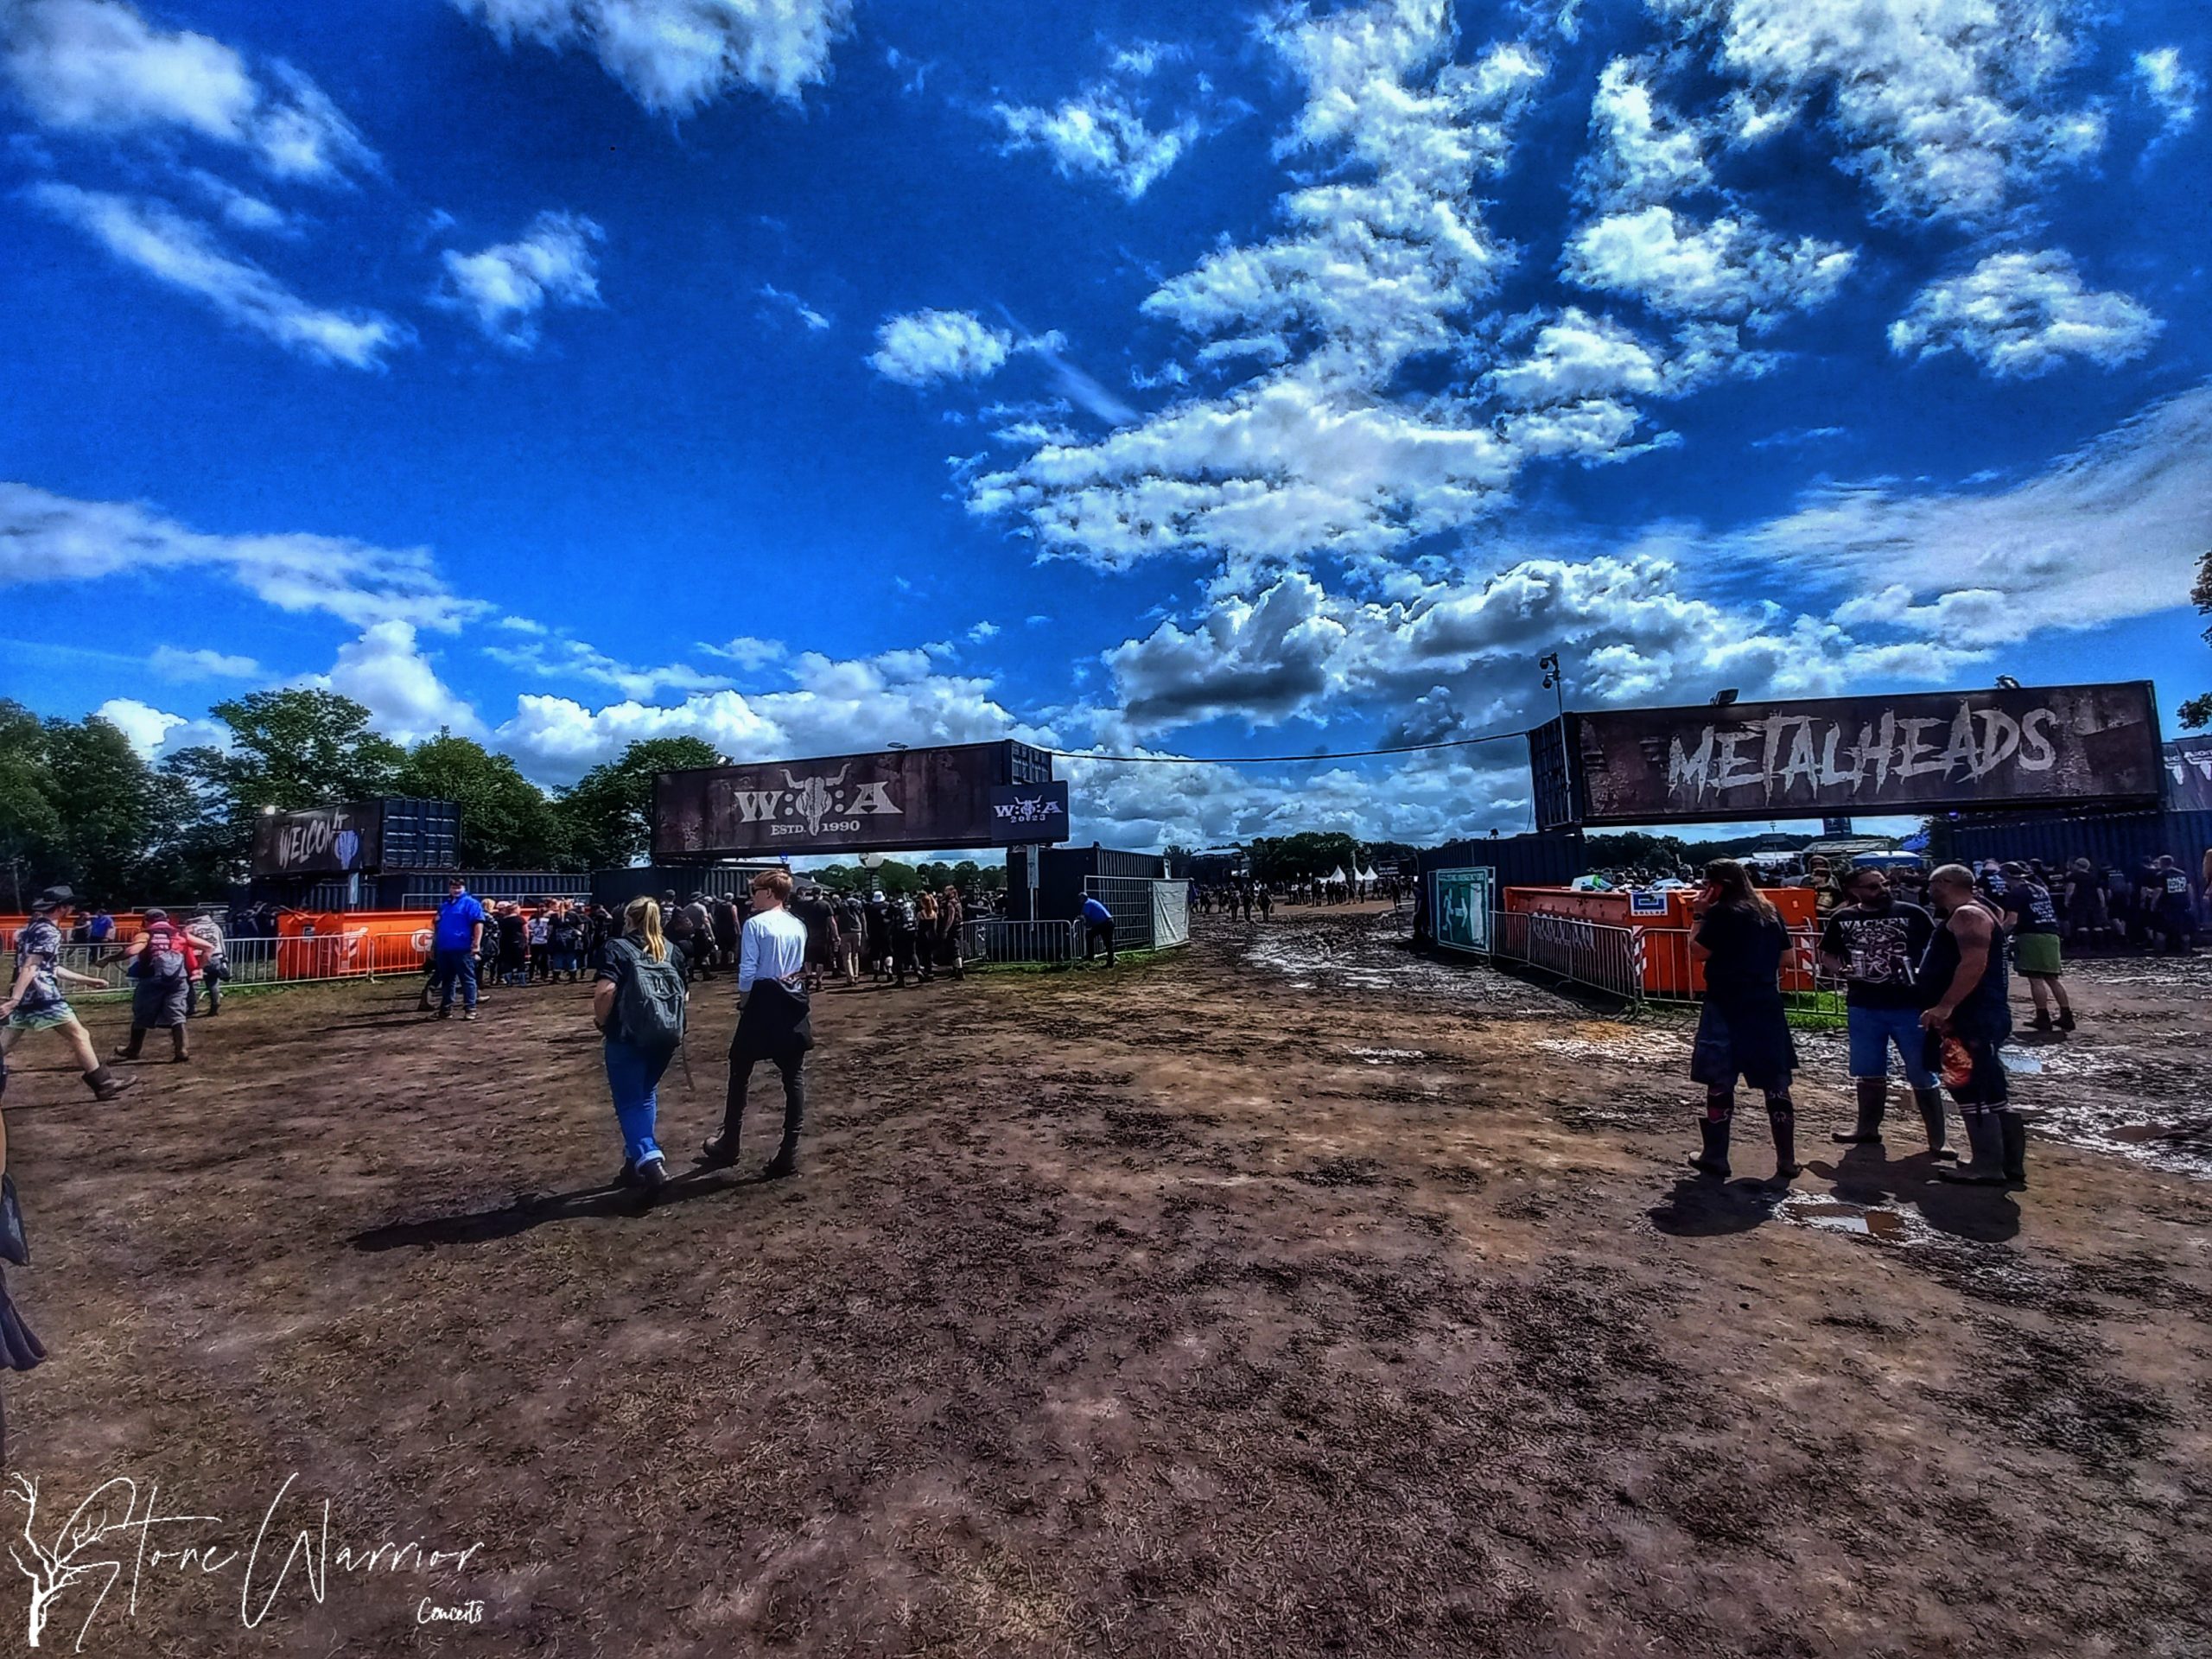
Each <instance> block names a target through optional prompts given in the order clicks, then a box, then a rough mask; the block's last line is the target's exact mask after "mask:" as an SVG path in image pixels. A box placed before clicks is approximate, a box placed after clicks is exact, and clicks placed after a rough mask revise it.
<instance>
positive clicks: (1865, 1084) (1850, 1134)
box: [1834, 1077, 1890, 1147]
mask: <svg viewBox="0 0 2212 1659" xmlns="http://www.w3.org/2000/svg"><path fill="white" fill-rule="evenodd" d="M1889 1098H1890V1085H1889V1084H1888V1082H1887V1081H1886V1080H1885V1079H1884V1078H1881V1077H1861V1078H1859V1121H1858V1122H1856V1123H1854V1124H1853V1125H1852V1126H1851V1128H1849V1129H1838V1130H1837V1131H1836V1132H1835V1135H1834V1139H1835V1140H1836V1141H1840V1143H1841V1144H1843V1145H1844V1146H1847V1147H1878V1146H1880V1145H1881V1144H1882V1113H1883V1111H1884V1109H1885V1108H1886V1107H1887V1106H1888V1104H1889Z"/></svg>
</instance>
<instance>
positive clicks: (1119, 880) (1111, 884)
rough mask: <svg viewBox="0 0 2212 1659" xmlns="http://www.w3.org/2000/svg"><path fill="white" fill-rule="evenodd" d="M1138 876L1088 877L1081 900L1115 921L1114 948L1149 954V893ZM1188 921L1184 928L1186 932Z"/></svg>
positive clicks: (1145, 879) (1150, 883) (1144, 880)
mask: <svg viewBox="0 0 2212 1659" xmlns="http://www.w3.org/2000/svg"><path fill="white" fill-rule="evenodd" d="M1153 887H1154V882H1153V881H1152V880H1151V879H1150V878H1149V877H1147V876H1141V875H1087V876H1085V877H1084V879H1083V896H1084V898H1086V899H1096V900H1097V901H1098V902H1099V903H1100V904H1102V905H1103V906H1106V908H1107V909H1108V910H1109V912H1112V914H1113V917H1114V944H1115V947H1116V949H1117V950H1150V949H1151V948H1152V944H1153V932H1152V925H1153V910H1152V890H1153ZM1188 926H1189V923H1188V921H1187V918H1186V920H1185V930H1186V931H1187V929H1188Z"/></svg>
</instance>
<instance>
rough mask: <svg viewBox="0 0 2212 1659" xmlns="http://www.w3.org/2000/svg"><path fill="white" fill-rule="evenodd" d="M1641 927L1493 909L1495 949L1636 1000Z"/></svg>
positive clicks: (1640, 991)
mask: <svg viewBox="0 0 2212 1659" xmlns="http://www.w3.org/2000/svg"><path fill="white" fill-rule="evenodd" d="M1490 938H1491V955H1492V956H1494V957H1505V958H1507V959H1508V960H1510V961H1513V962H1522V963H1528V964H1529V966H1530V967H1531V968H1540V969H1543V970H1544V971H1545V972H1546V973H1548V974H1556V975H1557V976H1559V977H1560V978H1561V979H1564V980H1567V981H1570V982H1573V983H1574V984H1577V985H1587V986H1589V987H1590V988H1592V989H1593V990H1600V991H1608V992H1611V994H1612V995H1615V996H1618V997H1620V998H1622V999H1624V1001H1630V1002H1634V1001H1640V1000H1641V999H1642V997H1643V952H1642V950H1640V949H1639V948H1638V941H1637V929H1635V928H1632V927H1613V926H1610V925H1607V924H1605V923H1604V922H1586V921H1584V920H1582V919H1581V918H1579V917H1573V916H1541V915H1531V914H1530V913H1529V912H1526V911H1518V910H1498V911H1492V912H1491V934H1490Z"/></svg>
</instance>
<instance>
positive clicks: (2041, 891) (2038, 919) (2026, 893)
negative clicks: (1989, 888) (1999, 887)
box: [1999, 881, 2058, 934]
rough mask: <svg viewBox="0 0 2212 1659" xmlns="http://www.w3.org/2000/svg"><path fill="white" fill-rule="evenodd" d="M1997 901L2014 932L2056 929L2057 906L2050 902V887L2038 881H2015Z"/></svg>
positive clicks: (2054, 931)
mask: <svg viewBox="0 0 2212 1659" xmlns="http://www.w3.org/2000/svg"><path fill="white" fill-rule="evenodd" d="M1999 903H2000V904H2002V905H2003V906H2005V920H2006V921H2007V922H2008V923H2010V924H2011V925H2012V931H2013V932H2014V933H2016V934H2019V933H2056V932H2057V931H2058V909H2057V906H2055V905H2053V904H2052V903H2051V902H2050V888H2049V887H2045V886H2044V884H2043V883H2042V882H2040V881H2016V882H2014V883H2013V884H2012V886H2011V887H2007V888H2006V889H2005V896H2004V898H2003V899H2000V900H1999Z"/></svg>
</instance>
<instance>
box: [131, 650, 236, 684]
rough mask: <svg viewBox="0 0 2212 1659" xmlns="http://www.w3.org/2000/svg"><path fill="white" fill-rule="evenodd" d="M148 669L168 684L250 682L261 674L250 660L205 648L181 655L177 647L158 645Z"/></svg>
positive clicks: (184, 652) (147, 663) (147, 664)
mask: <svg viewBox="0 0 2212 1659" xmlns="http://www.w3.org/2000/svg"><path fill="white" fill-rule="evenodd" d="M146 666H147V667H149V668H150V669H152V670H153V671H154V672H155V673H156V674H158V675H160V676H161V677H162V678H163V679H165V680H251V679H256V678H257V677H259V676H260V673H261V664H259V663H257V662H255V661H254V660H253V658H251V657H237V656H232V655H231V654H230V653H228V652H220V651H209V650H207V649H206V648H205V647H202V648H201V649H200V650H197V651H182V650H180V649H179V648H178V647H176V646H175V645H156V646H155V647H154V652H153V655H152V656H150V657H149V658H147V659H146Z"/></svg>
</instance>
